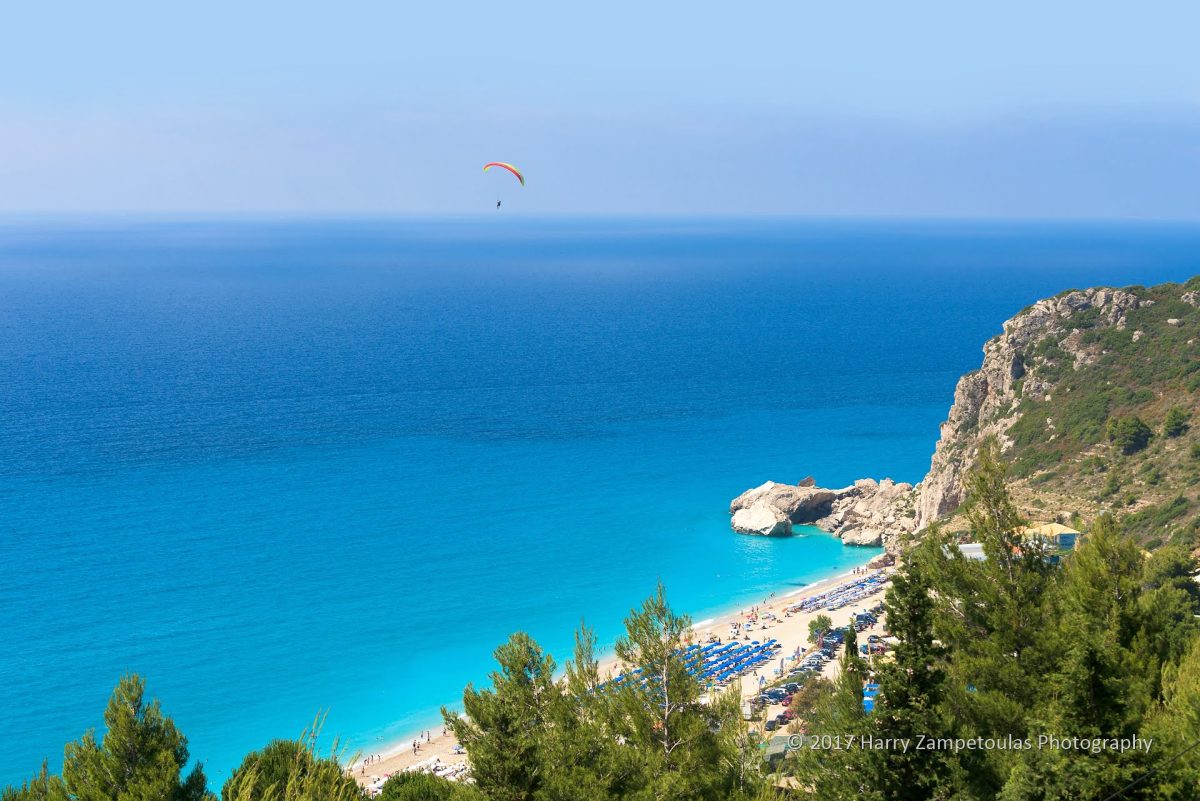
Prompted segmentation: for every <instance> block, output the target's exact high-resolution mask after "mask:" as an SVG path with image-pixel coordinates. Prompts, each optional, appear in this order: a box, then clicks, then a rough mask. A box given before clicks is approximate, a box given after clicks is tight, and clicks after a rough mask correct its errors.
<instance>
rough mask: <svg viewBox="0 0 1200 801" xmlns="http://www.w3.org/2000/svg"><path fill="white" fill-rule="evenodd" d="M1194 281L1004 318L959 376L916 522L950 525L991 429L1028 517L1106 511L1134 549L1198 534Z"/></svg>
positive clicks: (1199, 401) (1059, 299) (1056, 301)
mask: <svg viewBox="0 0 1200 801" xmlns="http://www.w3.org/2000/svg"><path fill="white" fill-rule="evenodd" d="M1198 408H1200V276H1198V277H1195V278H1192V279H1191V280H1190V281H1188V282H1187V283H1186V284H1162V285H1160V286H1155V287H1149V288H1146V287H1139V286H1133V287H1125V288H1123V289H1115V288H1108V287H1100V288H1093V289H1085V290H1070V291H1067V292H1063V293H1061V294H1059V295H1057V296H1055V297H1053V298H1048V299H1046V300H1041V301H1038V302H1037V303H1035V304H1033V305H1032V306H1030V307H1028V308H1026V309H1025V310H1023V311H1021V312H1020V313H1019V314H1017V315H1016V316H1015V317H1013V318H1012V319H1011V320H1008V321H1007V322H1006V323H1004V327H1003V332H1002V333H1001V334H1000V335H999V336H997V337H995V338H993V339H992V340H990V341H989V342H988V343H987V344H986V345H985V346H984V359H983V365H982V367H981V368H980V369H979V370H977V371H975V372H972V373H968V374H967V375H965V376H963V377H962V379H961V380H960V381H959V383H958V387H957V389H956V390H955V396H954V405H953V406H952V408H951V410H950V414H949V416H948V419H947V420H946V422H945V423H943V424H942V428H941V437H940V439H939V440H938V443H937V448H936V451H935V453H934V456H933V462H932V465H931V467H930V471H929V473H928V475H927V476H926V477H925V479H924V481H922V482H921V484H920V487H919V494H918V499H917V508H916V514H917V525H918V527H924V526H926V525H928V524H929V523H931V522H933V521H934V520H938V519H946V518H948V519H949V521H950V522H949V525H951V526H953V525H954V524H955V518H954V513H955V511H956V510H957V508H958V506H959V504H960V503H961V501H962V500H963V489H962V482H963V478H964V476H965V475H966V472H967V471H968V470H969V469H970V467H971V465H972V464H973V463H974V459H975V456H976V453H977V450H978V447H979V444H980V442H982V441H983V440H984V439H985V438H987V437H989V436H994V437H995V438H996V439H997V440H998V442H999V443H1000V447H1001V450H1002V453H1003V454H1004V457H1005V459H1006V460H1007V461H1008V462H1009V463H1010V471H1011V477H1012V479H1013V484H1012V492H1013V494H1014V497H1015V499H1016V500H1017V502H1018V504H1019V505H1020V508H1021V511H1022V512H1023V513H1024V514H1025V515H1027V516H1028V517H1029V518H1030V519H1033V520H1048V521H1054V520H1057V521H1059V522H1065V523H1069V522H1070V521H1071V520H1073V519H1078V518H1080V517H1082V518H1085V519H1090V518H1092V517H1094V516H1095V515H1097V514H1099V513H1100V512H1102V511H1105V510H1110V511H1112V512H1113V513H1114V514H1115V515H1116V516H1117V518H1118V520H1119V521H1120V522H1121V525H1122V526H1123V527H1124V528H1125V529H1126V530H1127V531H1129V532H1131V533H1132V534H1134V535H1135V536H1136V537H1137V539H1138V540H1139V541H1140V542H1141V543H1142V544H1143V545H1145V546H1146V547H1149V548H1153V547H1156V546H1158V545H1161V544H1163V543H1167V542H1179V543H1184V544H1187V545H1188V546H1189V547H1193V548H1194V547H1196V545H1197V533H1198V531H1200V419H1197V415H1196V412H1197V409H1198Z"/></svg>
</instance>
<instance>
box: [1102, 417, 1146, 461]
mask: <svg viewBox="0 0 1200 801" xmlns="http://www.w3.org/2000/svg"><path fill="white" fill-rule="evenodd" d="M1106 433H1107V435H1108V439H1109V441H1110V442H1112V443H1113V444H1114V445H1116V446H1117V447H1118V448H1120V449H1121V453H1123V454H1125V455H1126V456H1129V455H1131V454H1134V453H1137V452H1138V451H1140V450H1141V449H1142V448H1145V447H1146V446H1147V445H1149V444H1150V437H1152V436H1153V435H1154V432H1152V431H1151V430H1150V426H1148V425H1146V424H1145V423H1144V422H1142V418H1140V417H1138V416H1137V415H1130V416H1129V417H1113V418H1110V419H1109V421H1108V426H1107V429H1106Z"/></svg>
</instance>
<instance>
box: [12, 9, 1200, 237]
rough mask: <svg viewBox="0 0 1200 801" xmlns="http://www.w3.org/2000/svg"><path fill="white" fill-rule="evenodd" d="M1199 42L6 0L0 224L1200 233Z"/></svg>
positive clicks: (877, 25) (564, 16) (831, 22)
mask: <svg viewBox="0 0 1200 801" xmlns="http://www.w3.org/2000/svg"><path fill="white" fill-rule="evenodd" d="M1197 30H1200V4H1197V3H1195V2H1194V0H1178V1H1176V0H1164V1H1163V2H1153V1H1151V2H1146V3H1139V4H1134V3H1129V2H1108V1H1107V0H1091V2H1077V0H1056V2H1053V3H1047V2H1045V0H1039V2H1029V1H1028V0H1008V2H1005V3H990V4H979V3H964V2H961V0H958V1H957V2H940V1H939V2H932V1H930V2H922V1H921V0H914V2H908V3H891V2H889V3H884V2H864V3H828V2H825V3H820V4H818V3H812V2H808V1H807V0H792V2H774V0H758V1H757V2H755V1H753V0H752V1H751V2H747V3H728V2H726V3H720V4H718V3H708V2H703V1H702V0H696V1H695V2H690V3H677V2H673V1H671V0H661V1H660V2H655V3H648V2H644V0H643V2H626V0H609V2H606V3H603V4H589V5H586V6H585V5H583V4H577V3H564V2H555V3H550V2H511V1H509V2H506V1H505V0H491V1H490V2H487V3H474V2H443V3H403V2H398V1H397V0H390V2H389V1H386V0H343V2H339V3H329V2H321V3H312V2H305V1H304V0H291V2H286V3H284V2H275V0H260V2H257V3H244V2H243V3H232V2H226V0H209V2H206V3H193V4H181V3H163V2H161V0H160V1H159V2H122V1H121V0H111V2H108V3H103V4H101V3H85V2H82V1H80V2H61V1H60V0H43V1H42V2H39V3H21V4H10V5H9V6H8V7H7V8H6V10H5V12H4V19H3V24H2V25H0V213H3V214H8V215H13V214H16V215H20V214H40V213H85V214H86V213H104V214H110V213H118V214H123V213H151V214H298V215H324V214H331V215H343V214H344V215H359V214H371V215H375V214H382V215H392V214H474V213H485V212H493V213H494V211H495V209H494V205H495V200H497V199H503V200H504V203H505V210H506V211H508V212H510V213H517V214H531V215H533V214H539V215H540V214H616V215H626V214H630V215H637V214H667V215H679V214H684V215H686V214H720V215H726V214H727V215H741V214H748V215H758V214H764V215H806V216H817V217H842V216H846V217H993V218H994V217H1016V218H1025V217H1032V218H1119V219H1184V220H1196V219H1200V191H1197V189H1196V187H1197V186H1200V48H1197V47H1196V46H1195V32H1196V31H1197ZM491 160H502V161H510V162H514V163H516V164H518V165H519V166H521V167H522V168H523V170H524V171H525V173H526V177H527V179H528V185H527V187H526V188H525V189H520V188H519V187H515V186H514V185H513V184H512V180H511V176H508V175H506V174H502V173H497V172H493V173H488V174H487V175H484V174H483V173H482V172H481V170H480V168H481V166H482V165H483V163H484V162H486V161H491Z"/></svg>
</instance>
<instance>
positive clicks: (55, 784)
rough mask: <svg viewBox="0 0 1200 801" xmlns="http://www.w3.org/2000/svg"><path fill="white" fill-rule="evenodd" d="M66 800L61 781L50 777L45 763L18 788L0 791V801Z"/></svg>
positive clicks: (64, 789) (7, 788)
mask: <svg viewBox="0 0 1200 801" xmlns="http://www.w3.org/2000/svg"><path fill="white" fill-rule="evenodd" d="M66 798H67V791H66V788H65V787H63V784H62V780H61V779H59V778H58V777H57V776H52V775H50V772H49V771H48V770H47V769H46V763H45V762H43V763H42V769H41V771H39V772H38V774H37V775H36V776H34V777H33V778H32V779H30V780H29V781H27V782H25V783H24V784H23V785H21V786H20V787H6V788H4V789H3V790H0V801H66Z"/></svg>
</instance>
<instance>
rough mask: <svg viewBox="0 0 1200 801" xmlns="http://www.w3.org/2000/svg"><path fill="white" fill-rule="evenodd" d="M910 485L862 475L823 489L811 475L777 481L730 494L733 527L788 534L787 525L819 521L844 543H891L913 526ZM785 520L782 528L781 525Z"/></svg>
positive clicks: (753, 531) (816, 523)
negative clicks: (845, 484) (844, 484)
mask: <svg viewBox="0 0 1200 801" xmlns="http://www.w3.org/2000/svg"><path fill="white" fill-rule="evenodd" d="M913 502H914V495H913V486H912V485H911V484H898V483H896V482H894V481H892V480H891V479H884V480H883V481H875V480H874V479H869V478H867V479H860V480H858V481H856V482H854V484H852V485H850V486H849V487H843V488H841V489H824V488H822V487H818V486H816V485H815V483H814V482H813V481H812V480H811V479H805V480H804V481H802V482H801V483H800V484H780V483H777V482H775V481H768V482H767V483H765V484H763V485H761V486H759V487H755V488H754V489H751V490H747V491H746V492H743V493H742V494H741V495H739V496H738V497H736V498H734V499H733V502H732V503H730V504H729V511H730V513H731V514H732V515H733V521H732V524H733V529H734V530H735V531H738V532H740V533H743V534H772V535H775V536H779V535H781V534H790V533H791V526H792V525H793V524H795V525H813V526H819V527H820V528H823V529H825V530H826V531H830V532H832V533H834V534H836V535H837V536H838V537H840V538H841V539H842V542H844V543H845V544H847V545H889V544H891V543H892V542H894V541H895V540H896V539H897V538H898V537H899V536H901V535H903V534H906V533H911V532H912V531H914V530H915V529H916V520H915V519H914V517H913ZM785 525H786V529H785V528H784V526H785Z"/></svg>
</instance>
